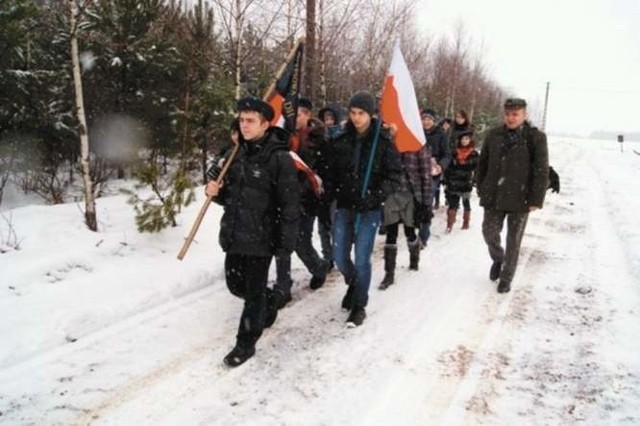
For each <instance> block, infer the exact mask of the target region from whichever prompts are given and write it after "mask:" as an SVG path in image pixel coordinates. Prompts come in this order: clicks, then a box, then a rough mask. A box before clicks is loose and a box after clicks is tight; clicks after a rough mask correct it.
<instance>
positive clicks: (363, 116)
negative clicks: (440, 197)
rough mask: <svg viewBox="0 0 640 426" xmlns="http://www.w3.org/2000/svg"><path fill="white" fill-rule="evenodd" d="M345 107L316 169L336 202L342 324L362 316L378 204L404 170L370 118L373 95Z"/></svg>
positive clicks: (355, 322)
mask: <svg viewBox="0 0 640 426" xmlns="http://www.w3.org/2000/svg"><path fill="white" fill-rule="evenodd" d="M348 108H349V119H348V121H347V123H346V124H345V128H344V131H343V133H341V134H340V135H339V136H338V137H337V138H335V140H334V141H333V142H332V143H331V144H329V145H328V147H327V152H326V155H323V156H322V160H323V163H324V167H320V168H319V169H318V170H319V171H320V176H321V177H322V179H323V181H324V182H325V183H326V188H327V198H328V201H332V200H335V201H336V207H337V209H336V212H335V215H334V221H333V258H334V261H335V264H336V266H337V267H338V269H339V270H340V272H341V273H342V275H343V276H344V279H345V282H346V283H347V285H348V289H347V292H346V294H345V296H344V298H343V299H342V308H343V309H347V310H349V311H350V314H349V317H348V318H347V326H348V327H355V326H359V325H362V323H363V322H364V320H365V318H366V316H367V315H366V312H365V307H366V306H367V303H368V300H369V287H370V285H371V255H372V253H373V245H374V241H375V237H376V233H377V229H378V226H379V224H380V220H381V206H382V203H383V202H384V200H385V199H386V198H387V196H388V195H389V192H390V190H391V188H393V187H394V185H393V182H395V181H399V180H401V179H402V173H403V169H402V163H401V161H400V156H399V154H398V153H397V151H396V150H395V148H394V146H393V142H392V137H391V135H390V133H389V131H388V129H386V128H385V127H384V126H382V125H381V124H382V123H379V122H378V120H379V118H376V117H374V116H373V115H374V113H375V100H374V98H373V96H372V95H371V94H370V93H368V92H358V93H356V94H354V95H353V96H352V97H351V99H350V100H349V103H348ZM371 161H372V162H371ZM370 162H371V164H370ZM367 173H369V175H368V179H367V178H366V176H367ZM365 181H366V182H367V185H366V186H365ZM354 247H355V250H352V249H353V248H354ZM352 251H353V252H354V253H355V259H353V258H352V254H351V253H352Z"/></svg>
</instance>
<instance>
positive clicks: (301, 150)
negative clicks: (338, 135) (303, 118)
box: [296, 120, 328, 216]
mask: <svg viewBox="0 0 640 426" xmlns="http://www.w3.org/2000/svg"><path fill="white" fill-rule="evenodd" d="M300 136H301V137H300V145H299V147H298V150H297V152H296V153H297V154H298V156H299V157H300V159H301V160H302V161H304V163H305V164H306V165H307V166H309V168H310V169H311V170H312V171H313V172H314V173H316V174H318V164H319V161H320V159H321V157H322V155H323V149H324V146H325V145H326V144H327V143H328V142H327V139H326V127H325V126H324V125H323V124H322V123H321V122H320V121H317V120H311V122H310V123H309V126H308V127H307V128H306V129H305V130H304V131H301V132H300ZM310 179H311V178H310V176H309V175H307V174H306V173H304V172H301V171H299V172H298V182H299V184H300V191H301V194H300V197H301V200H300V201H301V206H302V212H303V213H304V214H306V215H310V216H316V215H318V212H319V209H320V207H321V204H322V199H321V198H320V196H319V195H318V194H317V193H316V191H315V190H314V188H313V185H312V183H311V182H310ZM314 179H315V177H314Z"/></svg>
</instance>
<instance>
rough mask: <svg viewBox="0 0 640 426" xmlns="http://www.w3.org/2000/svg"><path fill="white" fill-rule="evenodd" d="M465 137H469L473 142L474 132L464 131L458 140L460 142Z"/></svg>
mask: <svg viewBox="0 0 640 426" xmlns="http://www.w3.org/2000/svg"><path fill="white" fill-rule="evenodd" d="M463 136H469V137H470V138H471V140H473V130H464V131H462V132H460V133H458V135H457V138H458V140H459V141H460V140H462V137H463Z"/></svg>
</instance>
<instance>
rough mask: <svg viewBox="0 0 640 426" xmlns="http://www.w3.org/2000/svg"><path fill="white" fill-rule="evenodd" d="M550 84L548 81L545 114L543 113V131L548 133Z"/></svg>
mask: <svg viewBox="0 0 640 426" xmlns="http://www.w3.org/2000/svg"><path fill="white" fill-rule="evenodd" d="M549 84H550V83H549V82H548V81H547V91H546V93H545V95H544V112H543V113H542V131H543V132H546V131H547V105H548V104H549Z"/></svg>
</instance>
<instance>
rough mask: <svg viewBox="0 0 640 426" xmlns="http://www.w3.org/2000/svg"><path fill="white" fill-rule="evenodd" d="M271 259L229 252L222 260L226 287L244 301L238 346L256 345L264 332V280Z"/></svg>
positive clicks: (266, 277) (265, 285) (267, 273)
mask: <svg viewBox="0 0 640 426" xmlns="http://www.w3.org/2000/svg"><path fill="white" fill-rule="evenodd" d="M270 263H271V257H259V256H246V255H243V254H232V253H228V254H227V256H226V258H225V260H224V269H225V276H226V280H227V287H228V288H229V291H231V293H232V294H233V295H234V296H237V297H240V298H242V299H244V309H243V310H242V316H241V317H240V326H239V327H238V335H237V345H238V346H242V347H244V348H247V347H252V346H255V344H256V342H257V341H258V339H259V338H260V336H261V335H262V330H263V329H264V318H265V311H266V304H267V295H266V289H267V279H268V276H269V264H270Z"/></svg>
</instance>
